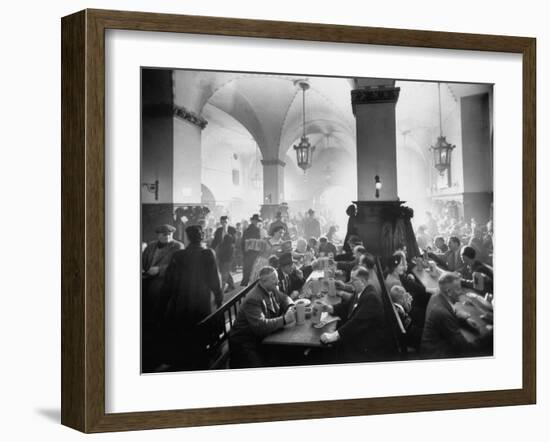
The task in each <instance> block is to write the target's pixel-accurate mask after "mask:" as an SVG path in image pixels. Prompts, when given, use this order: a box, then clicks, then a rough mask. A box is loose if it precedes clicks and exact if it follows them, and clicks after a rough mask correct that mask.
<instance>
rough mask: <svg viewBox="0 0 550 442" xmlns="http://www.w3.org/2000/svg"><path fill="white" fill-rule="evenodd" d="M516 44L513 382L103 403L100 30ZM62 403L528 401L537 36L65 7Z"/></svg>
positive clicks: (235, 418) (240, 419)
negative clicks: (518, 191)
mask: <svg viewBox="0 0 550 442" xmlns="http://www.w3.org/2000/svg"><path fill="white" fill-rule="evenodd" d="M106 29H122V30H139V31H157V32H159V31H162V32H176V33H193V34H210V35H222V36H240V37H260V38H273V39H291V40H304V41H323V42H341V43H360V44H376V45H389V46H406V47H418V48H440V49H457V50H475V51H492V52H505V53H517V54H521V55H522V63H523V151H522V153H523V251H524V254H523V301H522V304H523V317H522V321H523V326H522V331H523V340H522V343H523V354H522V358H523V359H522V367H523V383H522V387H521V388H519V389H513V390H498V391H476V392H467V393H461V392H458V393H446V394H430V395H415V396H401V397H381V398H363V399H348V400H332V401H318V402H299V403H284V404H271V405H250V406H232V407H220V408H202V409H187V410H170V411H147V412H135V413H114V414H110V413H106V412H105V388H106V387H105V268H104V266H105V160H104V158H105V30H106ZM61 49H62V306H61V309H62V310H61V313H62V314H61V317H62V335H61V346H62V407H61V421H62V423H63V424H64V425H67V426H69V427H72V428H75V429H78V430H80V431H83V432H102V431H122V430H141V429H151V428H168V427H184V426H198V425H214V424H229V423H244V422H261V421H280V420H289V419H311V418H324V417H338V416H357V415H368V414H382V413H402V412H411V411H429V410H444V409H459V408H471V407H493V406H505V405H521V404H533V403H535V400H536V303H535V296H536V149H535V145H536V125H535V124H536V119H535V117H536V97H535V88H536V70H535V65H536V62H535V57H536V40H535V39H533V38H525V37H511V36H496V35H474V34H458V33H447V32H431V31H417V30H403V29H384V28H366V27H352V26H339V25H325V24H311V23H291V22H276V21H259V20H240V19H229V18H216V17H198V16H185V15H168V14H153V13H141V12H122V11H104V10H85V11H81V12H78V13H75V14H73V15H70V16H67V17H64V18H63V19H62V48H61Z"/></svg>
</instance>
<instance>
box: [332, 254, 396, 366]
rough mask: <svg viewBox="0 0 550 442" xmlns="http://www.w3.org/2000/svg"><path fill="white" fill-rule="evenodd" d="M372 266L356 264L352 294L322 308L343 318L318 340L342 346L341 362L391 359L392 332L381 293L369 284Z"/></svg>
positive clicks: (392, 350)
mask: <svg viewBox="0 0 550 442" xmlns="http://www.w3.org/2000/svg"><path fill="white" fill-rule="evenodd" d="M373 272H374V263H373V268H372V269H371V270H367V269H366V268H365V267H359V268H358V269H357V270H354V271H353V272H352V276H351V283H352V284H353V286H354V288H355V293H354V296H352V297H351V298H350V299H349V300H345V299H343V301H342V303H340V304H337V305H333V306H332V305H325V306H324V311H327V312H329V313H330V314H332V315H336V316H339V317H340V318H341V319H342V322H341V325H340V326H339V327H338V330H336V331H335V332H333V333H323V334H322V335H321V342H323V343H325V344H328V343H333V342H338V343H339V344H340V345H341V348H342V356H343V361H342V362H365V361H384V360H391V359H392V358H393V354H394V351H395V345H394V343H393V342H392V339H393V338H392V332H391V330H390V329H389V327H388V325H387V322H386V319H385V316H384V306H383V304H382V297H381V294H380V293H379V291H378V290H377V289H376V288H375V286H374V285H373V284H371V282H370V281H371V280H372V276H373V274H374V273H373Z"/></svg>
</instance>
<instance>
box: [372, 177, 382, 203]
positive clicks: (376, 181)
mask: <svg viewBox="0 0 550 442" xmlns="http://www.w3.org/2000/svg"><path fill="white" fill-rule="evenodd" d="M374 188H375V189H376V191H375V192H374V195H375V196H376V198H380V189H382V181H380V177H379V176H378V175H376V176H375V177H374Z"/></svg>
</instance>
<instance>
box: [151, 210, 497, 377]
mask: <svg viewBox="0 0 550 442" xmlns="http://www.w3.org/2000/svg"><path fill="white" fill-rule="evenodd" d="M431 220H433V223H432V221H431ZM298 221H299V222H298ZM439 221H442V222H438V220H436V219H434V218H433V217H432V218H431V219H430V220H429V223H428V225H427V226H421V227H420V228H419V229H418V243H419V246H421V247H420V248H421V249H422V250H423V252H424V256H423V258H426V259H432V260H433V261H436V262H437V264H438V265H439V266H440V267H441V269H444V270H446V272H444V273H443V275H442V276H441V278H440V279H439V290H433V289H432V290H430V289H427V288H426V287H424V286H423V285H422V284H421V283H420V282H419V281H418V280H417V279H416V278H415V277H414V275H413V273H412V271H411V269H412V266H413V265H414V263H413V262H412V261H413V260H412V259H411V258H416V257H408V256H407V254H406V250H404V248H402V249H399V250H396V251H395V253H394V254H393V256H391V257H390V259H389V260H388V261H387V262H385V263H384V272H383V273H384V279H382V280H381V279H380V277H379V274H378V273H377V271H376V260H375V257H374V256H373V255H371V254H370V253H369V251H368V244H363V243H362V241H361V239H360V238H359V237H358V236H356V235H350V236H349V237H348V238H346V243H343V242H342V241H340V240H339V237H338V235H337V230H338V229H337V228H336V227H335V226H333V225H328V224H326V223H321V222H320V220H319V219H318V217H317V216H316V214H315V212H314V211H313V210H309V211H308V212H307V213H306V214H305V216H302V217H301V218H300V219H299V220H298V219H294V220H289V219H288V217H286V216H285V215H284V214H283V213H281V212H279V213H277V214H276V216H275V217H274V219H272V220H263V219H262V218H261V216H260V215H259V214H253V215H252V216H251V217H250V219H249V220H246V222H245V221H241V222H238V223H236V224H235V225H231V223H230V220H229V218H228V217H227V216H221V217H220V219H219V223H218V225H217V226H216V228H215V229H213V231H212V234H211V235H210V237H209V236H207V232H206V230H207V228H205V227H204V225H200V224H199V225H190V226H187V227H185V235H186V239H187V241H186V245H185V246H184V244H182V243H181V242H179V241H177V240H175V239H174V238H173V233H174V231H175V228H174V227H172V226H170V225H163V226H159V228H158V229H157V235H158V238H157V240H155V241H152V242H151V243H149V244H147V246H146V247H145V248H144V251H143V269H142V297H143V304H142V305H143V313H142V314H143V339H142V354H143V370H144V371H159V370H162V369H163V368H162V367H164V366H165V365H166V366H172V367H174V366H175V367H180V368H182V367H186V366H187V367H188V366H189V364H190V361H186V360H185V358H186V355H185V352H184V351H181V349H182V348H184V347H185V345H184V343H185V342H186V341H188V340H189V339H192V338H191V336H192V333H193V329H194V327H195V326H196V324H198V323H199V322H200V321H201V320H202V319H204V318H205V317H206V316H208V315H209V314H210V313H211V312H212V310H213V308H214V309H215V308H219V307H220V306H221V304H222V302H223V300H224V292H226V291H232V290H234V289H235V286H236V284H237V283H236V281H235V280H234V275H235V273H236V271H238V272H237V273H242V279H241V281H240V285H241V286H243V287H245V286H247V285H250V284H252V283H256V282H257V284H256V285H255V286H254V287H253V288H252V289H251V290H250V291H249V292H248V293H247V295H246V297H245V299H244V300H243V302H242V304H241V306H240V309H239V312H238V314H237V318H236V321H235V323H234V324H233V326H232V328H231V331H230V335H229V349H230V359H229V360H230V367H232V368H245V367H261V366H265V365H266V355H265V348H264V346H262V344H261V342H262V340H263V338H265V337H266V336H267V335H269V334H271V333H273V332H275V331H276V330H279V329H281V328H282V327H285V326H286V325H288V324H291V323H293V322H294V321H295V312H294V304H295V302H296V301H297V299H299V298H300V297H302V296H303V292H302V289H303V287H304V284H305V283H306V281H307V278H308V276H309V275H310V274H311V273H312V272H313V271H315V270H318V269H320V268H321V267H322V268H327V263H328V267H329V268H330V269H331V271H332V273H331V276H332V278H333V279H334V283H335V287H336V289H337V293H338V296H339V297H340V298H341V302H340V303H339V304H337V305H329V304H324V306H323V309H324V311H326V312H327V313H329V314H333V315H336V316H338V317H339V318H340V322H339V326H338V328H337V329H336V330H335V331H334V332H330V333H324V334H322V335H321V338H320V340H321V342H322V343H324V344H327V345H332V346H336V348H338V354H339V357H338V361H339V362H347V361H350V362H356V361H380V360H391V359H393V358H395V356H396V346H395V342H394V339H393V334H392V330H391V327H392V324H391V321H390V320H389V319H388V318H390V317H392V316H397V317H398V318H399V323H400V324H401V327H402V329H403V332H404V336H405V341H406V346H407V347H408V349H410V351H411V352H412V353H413V354H414V355H415V357H460V356H465V355H468V354H471V352H473V351H474V348H473V347H472V344H471V343H470V342H467V341H466V340H465V339H464V337H463V336H462V334H461V333H460V327H462V326H464V324H465V323H466V324H467V320H468V318H467V317H460V315H457V314H456V312H455V311H454V309H453V307H452V306H453V304H454V303H455V302H456V297H457V295H458V293H460V292H461V290H463V288H464V287H467V288H477V287H478V286H479V281H477V280H475V279H473V276H477V275H483V278H485V279H484V282H485V284H484V291H485V292H489V293H491V294H492V269H491V267H490V265H489V264H487V263H486V262H485V261H484V260H483V259H484V257H485V256H488V255H489V254H490V255H491V256H492V248H491V249H489V247H488V246H487V245H486V243H487V241H486V239H484V237H483V235H482V236H481V238H480V236H479V234H478V233H476V232H477V230H476V229H477V226H473V227H472V226H471V225H470V226H469V227H466V226H464V225H463V223H462V225H459V224H458V223H454V224H452V223H450V222H449V221H448V220H439ZM482 233H483V234H485V236H487V232H483V231H482ZM456 234H458V235H459V236H456ZM464 235H466V236H467V237H468V235H469V237H468V238H469V239H468V242H467V243H465V236H464ZM476 238H478V239H481V241H478V240H477V239H476ZM466 244H468V245H466ZM479 247H482V248H479ZM480 257H483V258H480ZM384 296H387V297H389V300H390V304H389V305H390V306H391V305H393V309H394V311H392V312H388V310H387V306H385V304H384V302H383V300H384ZM212 299H213V300H214V306H212ZM389 313H391V315H389ZM465 321H466V322H465ZM191 365H192V364H191Z"/></svg>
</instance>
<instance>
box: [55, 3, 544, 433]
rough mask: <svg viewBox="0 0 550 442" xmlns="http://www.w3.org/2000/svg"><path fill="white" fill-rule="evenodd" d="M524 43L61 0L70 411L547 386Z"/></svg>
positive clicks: (464, 401)
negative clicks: (64, 6) (74, 6)
mask: <svg viewBox="0 0 550 442" xmlns="http://www.w3.org/2000/svg"><path fill="white" fill-rule="evenodd" d="M535 51H536V49H535V40H534V39H532V38H525V37H511V36H494V35H472V34H457V33H445V32H428V31H415V30H399V29H382V28H366V27H350V26H339V25H326V24H323V25H321V24H311V23H289V22H271V21H255V20H240V19H230V18H215V17H196V16H180V15H166V14H151V13H139V12H122V11H103V10H85V11H81V12H78V13H76V14H73V15H70V16H68V17H64V18H63V19H62V241H63V243H62V291H63V293H62V423H63V424H65V425H67V426H70V427H73V428H76V429H78V430H80V431H84V432H102V431H121V430H139V429H149V428H167V427H182V426H197V425H214V424H225V423H239V422H260V421H275V420H288V419H309V418H323V417H337V416H352V415H367V414H380V413H401V412H411V411H428V410H443V409H457V408H469V407H486V406H504V405H522V404H533V403H535V400H536V352H535V348H536V347H535V330H536V322H535V319H536V315H535V295H536V293H535V279H536V278H535V272H536V270H535V269H536V235H535V231H536V229H535V227H536V219H535V213H536V210H535V209H536V207H535V201H536V188H535V181H536V179H535V178H536V177H535V170H536V157H535V141H536V140H535V72H536V70H535ZM505 255H506V256H507V258H506V261H504V256H505ZM442 373H445V376H442V375H441V374H442ZM282 385H284V386H285V388H281V386H282Z"/></svg>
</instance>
